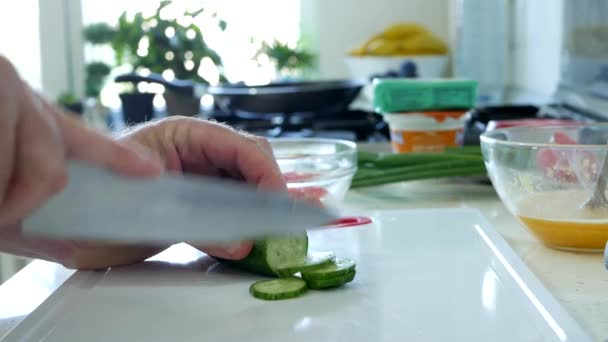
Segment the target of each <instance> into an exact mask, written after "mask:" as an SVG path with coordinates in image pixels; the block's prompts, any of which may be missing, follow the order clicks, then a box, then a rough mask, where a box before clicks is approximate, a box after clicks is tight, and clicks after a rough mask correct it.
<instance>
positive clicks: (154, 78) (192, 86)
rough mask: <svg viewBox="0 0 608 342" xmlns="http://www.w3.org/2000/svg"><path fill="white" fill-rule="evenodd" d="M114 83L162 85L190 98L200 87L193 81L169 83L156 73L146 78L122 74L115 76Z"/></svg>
mask: <svg viewBox="0 0 608 342" xmlns="http://www.w3.org/2000/svg"><path fill="white" fill-rule="evenodd" d="M114 81H115V82H117V83H127V82H128V83H139V82H150V83H158V84H162V85H164V86H165V87H167V88H169V89H171V90H172V91H174V92H176V93H179V94H184V95H190V96H193V95H195V93H197V92H198V89H197V88H200V87H201V86H200V85H198V84H197V83H195V82H193V81H189V80H179V79H175V80H173V81H169V80H167V79H165V78H164V77H163V76H162V75H160V74H156V73H151V74H150V75H148V76H143V75H139V74H136V73H129V74H123V75H119V76H117V77H116V78H115V79H114Z"/></svg>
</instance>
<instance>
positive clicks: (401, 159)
mask: <svg viewBox="0 0 608 342" xmlns="http://www.w3.org/2000/svg"><path fill="white" fill-rule="evenodd" d="M358 158H359V159H358V163H359V165H358V171H357V173H356V174H355V176H354V178H353V182H352V185H351V187H352V188H359V187H366V186H374V185H381V184H386V183H394V182H403V181H410V180H419V179H430V178H444V177H455V176H479V175H485V174H486V168H485V166H484V162H483V158H482V156H481V149H480V148H479V147H477V146H467V147H456V148H448V149H446V151H445V152H442V153H402V154H392V153H372V152H364V151H360V152H359V153H358Z"/></svg>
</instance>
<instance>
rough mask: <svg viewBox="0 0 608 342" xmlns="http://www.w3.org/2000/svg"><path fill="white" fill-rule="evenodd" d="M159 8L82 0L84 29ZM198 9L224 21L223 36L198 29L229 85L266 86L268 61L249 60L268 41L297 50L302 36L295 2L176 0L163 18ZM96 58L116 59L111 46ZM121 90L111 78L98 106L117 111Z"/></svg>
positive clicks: (142, 2) (136, 1)
mask: <svg viewBox="0 0 608 342" xmlns="http://www.w3.org/2000/svg"><path fill="white" fill-rule="evenodd" d="M158 4H159V2H157V1H149V0H131V1H121V2H114V1H106V2H100V1H96V0H82V15H83V25H88V24H91V23H96V22H106V23H108V24H110V25H115V24H116V22H117V20H118V17H119V16H120V15H121V14H122V12H123V11H127V13H128V14H129V15H131V16H132V15H134V14H135V13H136V12H143V13H144V15H152V14H154V13H155V11H156V9H157V7H158ZM201 7H203V8H204V9H205V11H204V12H203V13H202V14H201V16H204V15H211V14H213V13H217V15H218V17H219V18H221V19H222V20H225V21H226V23H227V28H226V30H225V31H224V32H222V31H221V30H219V29H217V27H204V26H201V29H202V30H203V34H204V37H205V41H206V42H207V44H208V45H209V46H210V47H211V48H213V49H215V50H216V51H217V52H218V53H219V55H220V56H221V57H222V61H223V65H224V72H225V75H226V77H227V78H228V80H229V81H231V82H239V81H243V82H245V83H248V84H253V83H258V84H259V83H267V82H269V81H270V80H271V79H272V77H273V76H274V68H273V67H272V66H271V65H270V63H269V61H267V60H260V61H257V62H256V61H254V60H253V59H252V57H253V56H254V55H255V52H256V51H257V49H258V48H259V46H260V45H259V44H260V43H261V42H262V41H267V42H272V41H273V40H274V39H277V40H279V41H281V42H284V43H288V44H290V45H291V46H295V44H297V41H298V39H299V36H300V3H299V0H258V1H249V0H207V1H192V0H177V1H174V4H172V5H171V6H170V8H171V11H172V12H173V13H167V14H166V15H167V16H172V17H175V18H179V16H180V13H183V11H184V10H186V9H187V10H196V9H199V8H201ZM168 8H169V7H168ZM201 21H202V20H201ZM94 54H95V56H94V58H102V59H103V60H104V61H105V62H107V63H112V62H113V60H114V59H113V53H112V51H111V50H110V49H109V48H106V49H97V50H96V51H94ZM91 58H93V51H91V50H90V49H87V51H86V52H85V59H86V60H90V59H91ZM120 71H122V72H124V71H126V70H120ZM143 86H144V87H145V86H146V85H143ZM160 88H162V87H156V88H154V90H156V91H158V90H160ZM142 90H146V89H142ZM147 90H152V89H147ZM119 91H120V86H119V85H116V84H112V81H111V78H110V80H109V81H108V84H107V85H106V87H105V89H104V91H103V92H102V95H101V99H102V102H104V104H106V105H109V106H110V107H118V106H119V102H118V97H117V93H118V92H119ZM155 101H156V103H155V104H156V105H157V106H158V105H162V102H163V99H162V97H156V99H155Z"/></svg>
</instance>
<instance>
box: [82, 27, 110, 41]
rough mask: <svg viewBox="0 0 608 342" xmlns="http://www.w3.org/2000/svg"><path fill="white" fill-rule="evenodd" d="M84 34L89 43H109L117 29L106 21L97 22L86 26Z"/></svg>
mask: <svg viewBox="0 0 608 342" xmlns="http://www.w3.org/2000/svg"><path fill="white" fill-rule="evenodd" d="M83 35H84V39H85V40H86V41H88V42H89V43H92V44H107V43H110V42H111V41H112V40H113V39H114V37H115V36H116V30H115V29H114V28H113V27H112V26H110V25H108V24H106V23H96V24H91V25H88V26H87V27H85V29H84V30H83Z"/></svg>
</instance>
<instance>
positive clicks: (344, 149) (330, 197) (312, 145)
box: [269, 138, 357, 203]
mask: <svg viewBox="0 0 608 342" xmlns="http://www.w3.org/2000/svg"><path fill="white" fill-rule="evenodd" d="M269 142H270V144H271V146H272V149H273V153H274V156H275V158H276V159H277V162H278V164H279V167H280V169H281V172H282V173H283V176H284V177H285V180H286V182H287V187H288V188H289V191H290V193H292V194H294V195H296V196H297V197H304V198H308V199H312V200H320V201H321V202H323V203H324V202H326V201H341V200H342V199H343V198H344V196H345V195H346V192H347V191H348V189H349V187H350V184H351V181H352V178H353V176H354V174H355V172H356V171H357V147H356V144H355V143H353V142H350V141H345V140H339V139H317V138H276V139H269Z"/></svg>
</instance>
